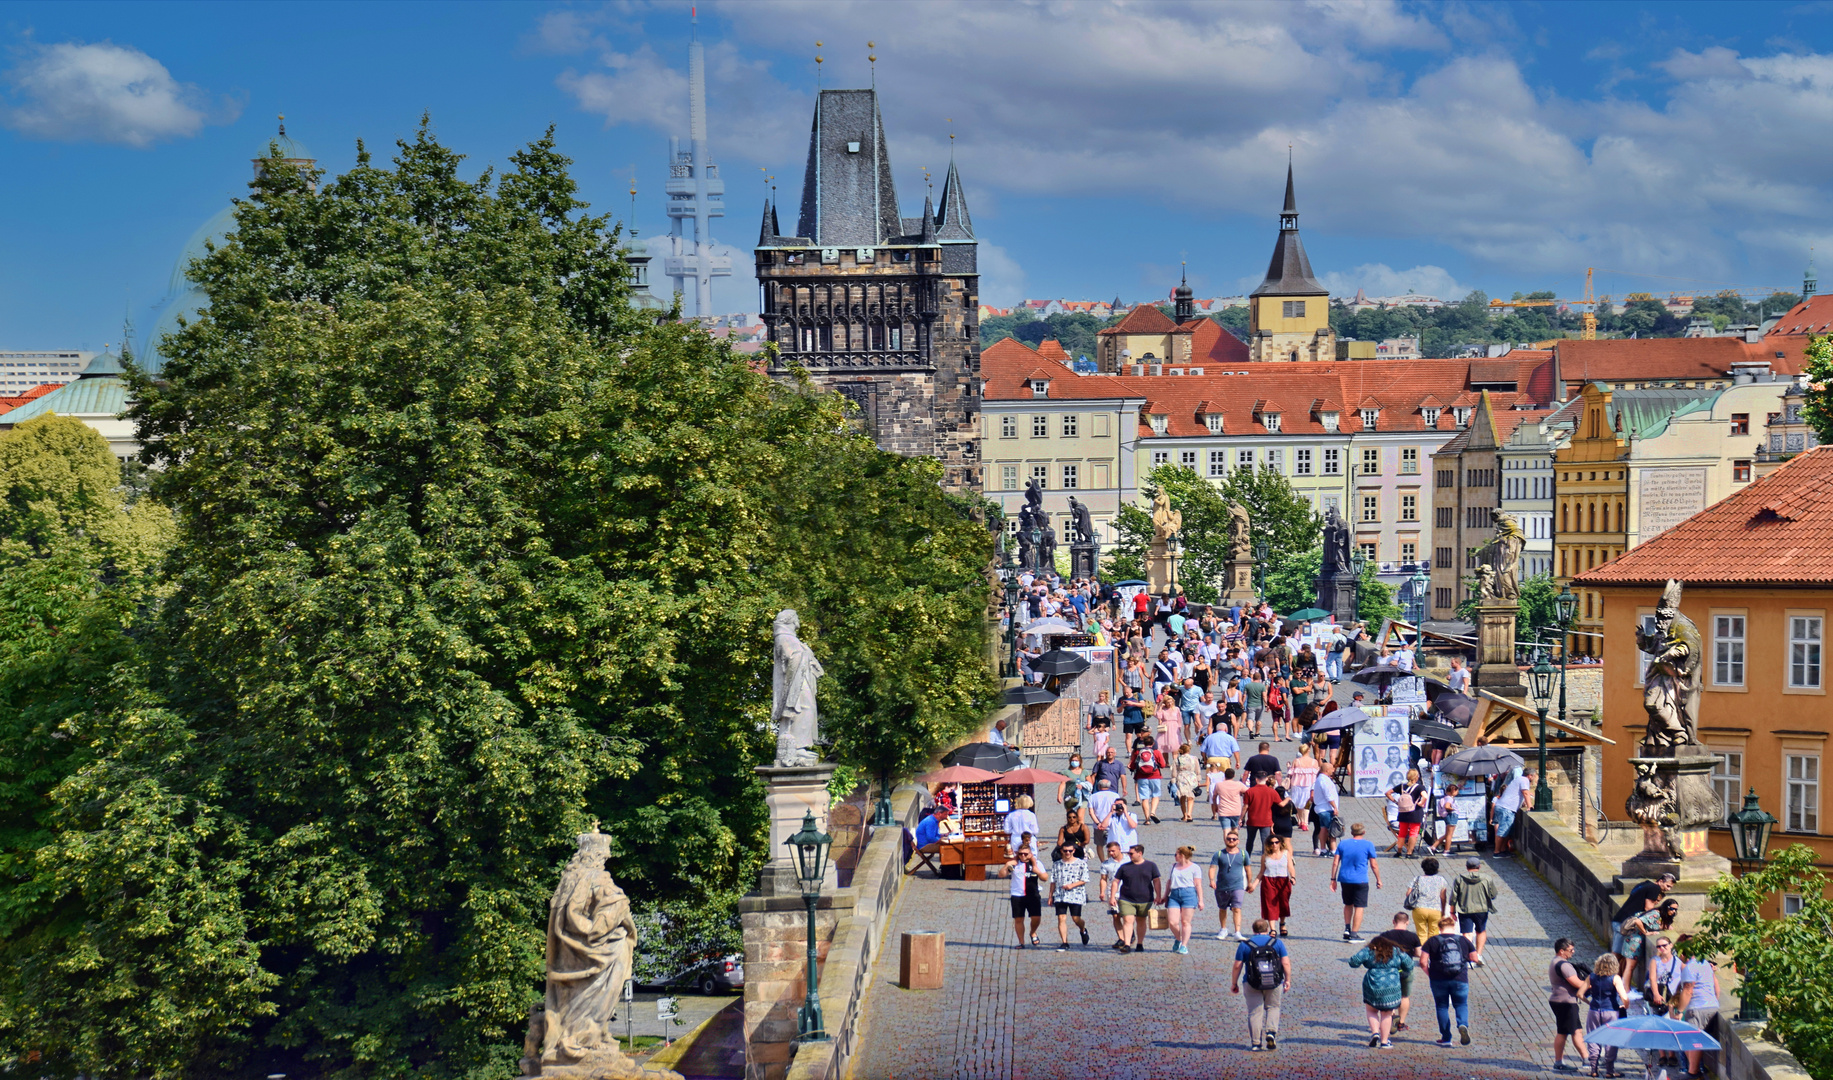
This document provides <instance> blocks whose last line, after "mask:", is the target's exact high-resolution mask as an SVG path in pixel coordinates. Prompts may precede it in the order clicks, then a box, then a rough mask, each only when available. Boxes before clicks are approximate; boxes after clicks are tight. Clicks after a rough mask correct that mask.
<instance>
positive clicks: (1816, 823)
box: [1782, 754, 1820, 833]
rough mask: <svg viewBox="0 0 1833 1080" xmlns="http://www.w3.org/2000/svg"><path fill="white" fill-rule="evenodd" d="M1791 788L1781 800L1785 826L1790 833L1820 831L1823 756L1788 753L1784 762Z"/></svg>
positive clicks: (1785, 772) (1786, 777) (1788, 787)
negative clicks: (1821, 766)
mask: <svg viewBox="0 0 1833 1080" xmlns="http://www.w3.org/2000/svg"><path fill="white" fill-rule="evenodd" d="M1783 767H1784V774H1785V777H1784V778H1785V782H1786V784H1787V785H1788V786H1787V790H1786V791H1785V792H1784V794H1783V797H1782V801H1783V805H1784V807H1785V808H1786V810H1785V812H1784V814H1783V815H1782V817H1783V821H1782V827H1783V828H1784V829H1786V830H1788V831H1789V832H1800V833H1817V832H1819V831H1820V755H1819V754H1788V755H1786V757H1785V759H1784V766H1783Z"/></svg>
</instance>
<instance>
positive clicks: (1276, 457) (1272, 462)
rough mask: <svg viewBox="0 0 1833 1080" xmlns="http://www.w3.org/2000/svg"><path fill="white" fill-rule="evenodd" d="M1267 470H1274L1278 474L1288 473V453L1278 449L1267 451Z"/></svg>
mask: <svg viewBox="0 0 1833 1080" xmlns="http://www.w3.org/2000/svg"><path fill="white" fill-rule="evenodd" d="M1267 468H1269V469H1271V470H1273V471H1274V472H1276V473H1283V472H1285V471H1286V452H1285V451H1284V450H1278V449H1273V450H1268V451H1267Z"/></svg>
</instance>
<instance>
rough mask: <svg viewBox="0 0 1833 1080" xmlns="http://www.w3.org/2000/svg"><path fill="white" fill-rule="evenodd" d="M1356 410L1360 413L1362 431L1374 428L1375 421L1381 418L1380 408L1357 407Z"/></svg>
mask: <svg viewBox="0 0 1833 1080" xmlns="http://www.w3.org/2000/svg"><path fill="white" fill-rule="evenodd" d="M1357 412H1358V413H1360V414H1361V416H1362V430H1363V431H1373V430H1375V423H1376V421H1378V420H1380V419H1381V410H1380V409H1358V410H1357Z"/></svg>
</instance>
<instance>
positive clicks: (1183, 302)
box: [1171, 269, 1197, 326]
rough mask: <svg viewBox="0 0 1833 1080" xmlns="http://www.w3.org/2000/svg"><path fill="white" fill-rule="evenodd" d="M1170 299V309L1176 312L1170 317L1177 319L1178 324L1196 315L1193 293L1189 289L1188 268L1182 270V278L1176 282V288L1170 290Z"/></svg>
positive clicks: (1182, 323) (1180, 324)
mask: <svg viewBox="0 0 1833 1080" xmlns="http://www.w3.org/2000/svg"><path fill="white" fill-rule="evenodd" d="M1171 300H1172V310H1173V311H1174V312H1176V314H1175V315H1174V316H1172V317H1173V318H1175V319H1176V320H1177V324H1178V325H1179V326H1182V325H1184V324H1185V323H1187V322H1189V321H1190V320H1192V319H1194V318H1196V317H1197V305H1196V300H1195V294H1194V293H1192V292H1191V291H1190V271H1189V270H1188V269H1186V270H1185V271H1184V276H1183V279H1182V280H1181V281H1179V282H1178V286H1177V288H1176V289H1173V290H1172V291H1171Z"/></svg>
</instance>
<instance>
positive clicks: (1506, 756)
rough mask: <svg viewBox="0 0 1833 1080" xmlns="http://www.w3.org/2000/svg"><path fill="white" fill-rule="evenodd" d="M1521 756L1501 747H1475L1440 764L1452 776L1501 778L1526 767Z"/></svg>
mask: <svg viewBox="0 0 1833 1080" xmlns="http://www.w3.org/2000/svg"><path fill="white" fill-rule="evenodd" d="M1525 764H1526V762H1524V761H1522V760H1521V757H1520V755H1518V754H1515V753H1513V752H1512V751H1508V750H1504V749H1502V748H1501V747H1500V746H1473V747H1470V748H1469V749H1467V750H1459V751H1458V752H1457V753H1455V754H1452V755H1451V756H1450V757H1448V758H1446V759H1445V760H1443V761H1441V762H1439V763H1438V766H1439V768H1441V769H1443V770H1444V771H1446V772H1448V773H1450V774H1451V775H1452V776H1464V777H1472V776H1500V775H1502V774H1503V773H1505V772H1508V771H1509V770H1511V769H1518V768H1521V767H1522V766H1523V765H1525Z"/></svg>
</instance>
